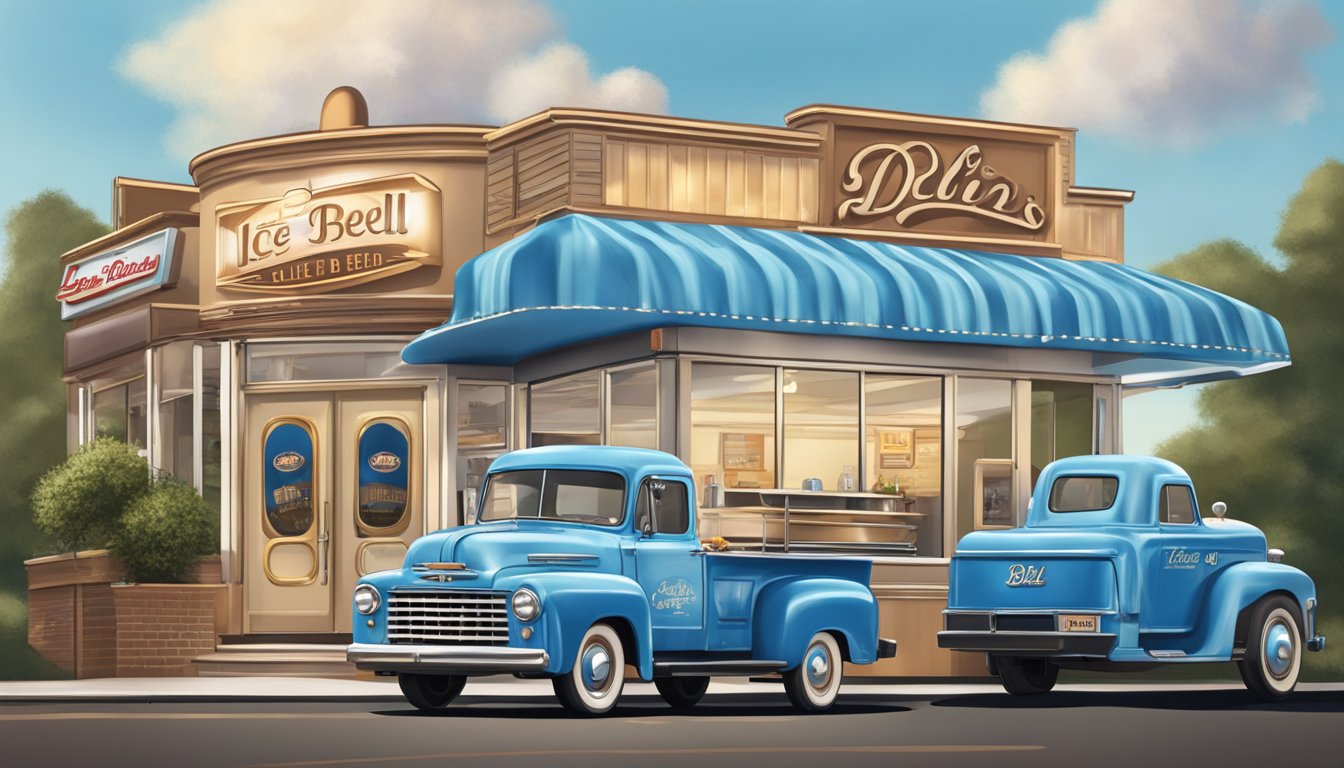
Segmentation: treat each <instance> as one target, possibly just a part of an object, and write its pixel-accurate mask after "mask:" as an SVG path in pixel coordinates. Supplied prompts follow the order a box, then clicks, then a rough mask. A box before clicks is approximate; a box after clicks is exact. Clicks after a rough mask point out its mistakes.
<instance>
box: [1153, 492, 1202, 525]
mask: <svg viewBox="0 0 1344 768" xmlns="http://www.w3.org/2000/svg"><path fill="white" fill-rule="evenodd" d="M1157 519H1158V521H1160V522H1163V523H1167V524H1170V525H1191V524H1192V523H1194V522H1195V498H1194V494H1192V493H1191V492H1190V487H1189V486H1185V485H1164V486H1162V497H1161V498H1160V499H1159V500H1158V505H1157Z"/></svg>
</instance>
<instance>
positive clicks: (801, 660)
mask: <svg viewBox="0 0 1344 768" xmlns="http://www.w3.org/2000/svg"><path fill="white" fill-rule="evenodd" d="M694 488H695V486H694V482H693V480H692V475H691V471H690V469H689V468H688V467H687V466H686V465H685V464H683V463H682V462H681V461H679V460H678V459H677V458H676V457H674V456H671V455H669V454H666V453H660V452H657V451H648V450H642V449H635V448H615V447H580V446H555V447H547V448H533V449H528V450H523V451H517V452H515V453H511V454H508V455H506V456H503V457H501V458H499V459H498V460H496V461H495V462H494V464H493V465H492V466H491V468H490V472H489V474H488V475H487V477H486V480H485V486H484V490H483V492H482V495H481V503H480V508H479V512H478V515H477V517H478V522H477V523H475V524H473V525H469V526H463V527H461V528H456V529H451V530H445V531H439V532H436V533H433V534H430V535H428V536H425V537H423V538H421V539H419V540H417V541H416V542H415V543H414V544H413V545H412V546H411V548H410V550H409V551H408V552H407V555H406V560H405V563H404V566H403V568H402V569H401V570H394V571H382V572H379V573H374V574H370V575H368V576H365V577H364V578H363V579H362V580H361V582H360V584H359V585H358V586H357V587H356V589H355V595H354V610H355V626H354V640H355V642H354V644H352V645H351V646H350V647H349V649H348V651H347V658H348V659H349V660H350V661H352V662H354V664H355V665H356V666H357V667H358V668H359V669H363V670H372V671H374V672H377V673H382V674H395V675H396V676H397V678H398V682H399V683H400V684H401V689H402V692H403V693H405V694H406V697H407V698H408V699H409V700H410V701H411V703H412V704H414V705H415V706H416V707H418V708H420V709H422V710H429V711H433V710H439V709H442V708H444V707H447V706H448V705H449V703H450V702H452V700H453V699H454V698H455V697H456V696H457V694H458V693H460V692H461V690H462V688H463V686H464V685H465V683H466V679H467V677H469V676H474V675H493V674H501V673H514V674H518V675H521V676H525V677H545V678H550V679H551V680H552V681H553V683H554V687H555V692H556V695H557V696H558V697H559V699H560V701H561V702H562V703H563V704H564V705H565V706H566V707H568V708H569V709H571V710H573V711H576V712H579V713H583V714H602V713H606V712H609V711H610V710H611V709H612V708H613V707H614V706H615V705H616V702H617V699H618V698H619V697H620V694H621V690H622V685H623V682H624V680H625V677H626V666H627V665H629V666H630V667H632V668H633V670H634V673H635V674H636V675H637V676H638V677H639V678H640V679H641V680H652V681H653V682H654V684H655V685H656V687H657V689H658V692H659V693H660V694H661V695H662V696H663V698H664V699H665V700H666V701H667V702H668V703H669V704H671V705H672V706H674V707H689V706H693V705H694V704H695V703H696V702H697V701H699V699H700V698H701V697H702V696H703V695H704V693H705V690H706V688H707V687H708V685H709V678H710V677H711V676H714V675H756V674H769V673H781V674H782V675H783V680H784V687H785V690H786V691H787V693H788V696H789V699H790V700H791V701H792V702H793V704H794V705H795V706H796V707H797V708H799V709H801V710H804V711H819V710H824V709H827V708H829V707H830V706H831V705H832V703H834V701H835V698H836V693H837V691H838V690H839V687H840V681H841V677H842V672H843V663H844V662H851V663H855V664H869V663H872V662H874V661H876V660H877V659H879V658H885V657H891V656H894V655H895V654H896V644H895V643H894V642H892V641H890V640H882V639H879V638H878V636H877V623H878V611H877V601H876V600H875V599H874V597H873V593H872V591H871V590H870V589H869V587H868V580H869V576H870V571H871V569H872V563H871V561H867V560H862V559H848V558H836V557H825V558H820V557H808V556H789V555H777V554H763V553H745V552H717V551H713V550H714V549H716V548H721V547H722V546H723V545H724V544H725V543H724V542H722V541H721V540H720V541H718V542H710V543H702V542H701V541H700V539H699V537H698V536H697V534H696V516H695V504H694V500H695V492H694Z"/></svg>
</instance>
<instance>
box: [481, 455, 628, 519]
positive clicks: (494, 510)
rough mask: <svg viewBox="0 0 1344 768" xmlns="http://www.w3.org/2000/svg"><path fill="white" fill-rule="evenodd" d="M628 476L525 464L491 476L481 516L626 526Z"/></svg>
mask: <svg viewBox="0 0 1344 768" xmlns="http://www.w3.org/2000/svg"><path fill="white" fill-rule="evenodd" d="M624 515H625V478H623V477H621V476H620V475H617V474H614V473H612V472H593V471H589V470H580V469H546V470H542V469H523V470H516V471H513V472H499V473H497V474H493V475H490V478H489V481H488V482H487V483H486V488H485V499H484V500H483V501H482V502H481V510H480V517H479V520H480V521H481V522H483V523H484V522H491V521H495V520H515V519H523V518H528V519H534V520H565V521H568V522H572V523H586V524H588V525H603V526H613V525H620V523H621V518H622V517H624Z"/></svg>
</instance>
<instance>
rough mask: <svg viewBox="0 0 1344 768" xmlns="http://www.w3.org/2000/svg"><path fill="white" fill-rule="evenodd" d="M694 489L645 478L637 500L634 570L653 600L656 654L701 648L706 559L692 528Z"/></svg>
mask: <svg viewBox="0 0 1344 768" xmlns="http://www.w3.org/2000/svg"><path fill="white" fill-rule="evenodd" d="M689 499H690V488H689V486H688V485H687V484H686V482H685V481H683V480H681V479H679V478H661V477H650V478H647V479H646V480H645V481H644V482H643V483H642V484H641V485H640V488H639V496H638V498H637V499H636V502H635V530H636V535H638V536H640V538H639V540H638V541H637V542H636V543H635V572H636V577H637V578H638V580H639V584H640V586H641V587H643V588H644V593H645V594H646V595H648V597H649V609H650V610H649V615H650V616H651V617H652V623H653V644H654V650H655V651H681V650H703V649H704V645H705V633H704V623H705V622H704V617H705V603H704V593H705V558H704V557H702V556H701V555H700V542H699V541H698V540H697V539H696V537H695V531H694V529H693V527H692V525H691V516H690V515H691V507H690V503H689Z"/></svg>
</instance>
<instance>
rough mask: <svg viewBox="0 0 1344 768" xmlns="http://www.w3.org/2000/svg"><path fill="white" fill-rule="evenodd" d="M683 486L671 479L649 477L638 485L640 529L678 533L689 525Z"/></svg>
mask: <svg viewBox="0 0 1344 768" xmlns="http://www.w3.org/2000/svg"><path fill="white" fill-rule="evenodd" d="M686 496H687V494H686V486H685V485H684V484H683V483H678V482H676V481H672V480H660V479H658V478H652V477H651V478H649V479H648V480H645V481H644V485H643V486H642V487H641V488H640V492H639V501H638V503H637V504H636V516H637V518H636V519H638V521H639V529H640V530H641V531H642V530H645V529H646V527H650V528H651V530H652V531H653V532H654V533H664V534H670V535H680V534H684V533H686V531H688V530H690V527H691V514H690V504H689V503H688V501H687V498H686Z"/></svg>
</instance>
